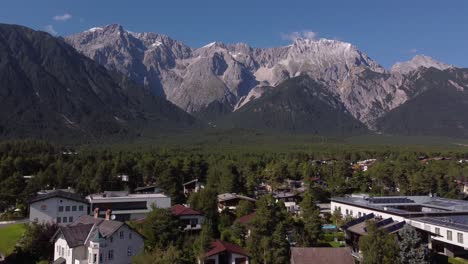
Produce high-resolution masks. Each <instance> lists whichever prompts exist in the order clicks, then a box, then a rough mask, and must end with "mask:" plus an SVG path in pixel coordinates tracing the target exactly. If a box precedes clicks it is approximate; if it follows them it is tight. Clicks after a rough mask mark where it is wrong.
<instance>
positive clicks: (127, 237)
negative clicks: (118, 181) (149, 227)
mask: <svg viewBox="0 0 468 264" xmlns="http://www.w3.org/2000/svg"><path fill="white" fill-rule="evenodd" d="M110 215H111V212H110V210H108V211H107V212H106V217H105V219H103V218H98V212H97V211H96V212H95V214H94V217H93V216H89V215H83V216H81V217H79V218H78V219H77V220H76V221H75V222H74V223H72V224H70V225H67V226H61V227H59V229H58V230H57V232H56V233H55V235H54V236H53V237H52V241H53V242H54V262H53V263H54V264H84V263H93V264H100V263H131V261H132V258H133V256H135V255H136V254H138V253H140V252H141V251H142V250H143V248H144V241H143V237H142V236H141V235H140V234H139V233H138V232H136V231H134V230H133V229H131V228H130V227H129V226H128V225H127V224H125V223H123V222H119V221H114V220H111V219H110Z"/></svg>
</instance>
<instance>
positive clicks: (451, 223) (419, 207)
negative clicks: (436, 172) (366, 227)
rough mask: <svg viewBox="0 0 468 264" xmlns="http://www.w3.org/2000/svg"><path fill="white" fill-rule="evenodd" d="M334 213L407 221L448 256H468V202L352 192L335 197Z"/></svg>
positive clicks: (429, 197)
mask: <svg viewBox="0 0 468 264" xmlns="http://www.w3.org/2000/svg"><path fill="white" fill-rule="evenodd" d="M331 210H332V212H333V211H335V210H338V211H340V212H341V214H342V215H343V216H351V217H353V218H362V217H364V216H366V215H371V214H372V216H373V217H374V216H375V217H378V218H381V219H392V221H395V222H406V223H407V224H409V225H412V226H413V227H415V228H417V229H418V230H420V231H423V232H425V233H426V234H427V235H428V238H429V239H428V240H429V241H427V242H428V244H429V247H430V248H432V249H433V250H435V251H437V252H439V253H442V254H445V255H447V256H450V257H453V256H464V255H468V201H463V200H454V199H446V198H441V197H435V196H382V197H371V196H369V195H365V194H360V195H351V196H349V197H334V198H331Z"/></svg>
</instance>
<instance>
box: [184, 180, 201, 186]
mask: <svg viewBox="0 0 468 264" xmlns="http://www.w3.org/2000/svg"><path fill="white" fill-rule="evenodd" d="M194 182H198V179H193V180H190V181H188V182H184V184H182V185H188V184H191V183H194ZM200 183H201V182H200Z"/></svg>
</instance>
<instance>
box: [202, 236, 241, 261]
mask: <svg viewBox="0 0 468 264" xmlns="http://www.w3.org/2000/svg"><path fill="white" fill-rule="evenodd" d="M249 260H250V259H249V255H248V254H247V252H246V250H245V249H243V248H242V247H240V246H238V245H236V244H232V243H229V242H225V241H221V240H215V241H213V242H212V243H211V245H210V247H209V249H208V251H207V252H206V253H205V258H204V259H203V260H198V263H199V264H202V263H204V264H249Z"/></svg>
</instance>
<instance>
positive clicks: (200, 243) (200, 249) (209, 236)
mask: <svg viewBox="0 0 468 264" xmlns="http://www.w3.org/2000/svg"><path fill="white" fill-rule="evenodd" d="M211 230H212V229H211V227H210V226H209V224H204V225H203V227H202V230H201V232H200V234H199V235H198V237H197V239H196V240H195V243H194V245H193V251H194V254H195V257H196V258H197V259H203V258H204V257H205V252H206V249H207V248H208V247H209V245H210V243H211V242H212V241H213V233H212V231H211Z"/></svg>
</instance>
